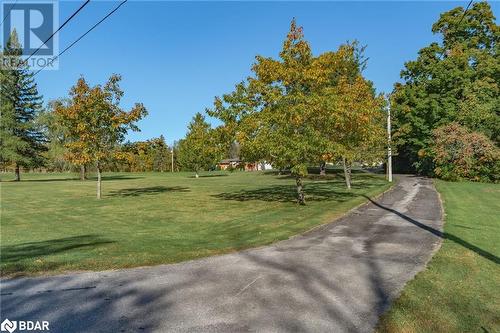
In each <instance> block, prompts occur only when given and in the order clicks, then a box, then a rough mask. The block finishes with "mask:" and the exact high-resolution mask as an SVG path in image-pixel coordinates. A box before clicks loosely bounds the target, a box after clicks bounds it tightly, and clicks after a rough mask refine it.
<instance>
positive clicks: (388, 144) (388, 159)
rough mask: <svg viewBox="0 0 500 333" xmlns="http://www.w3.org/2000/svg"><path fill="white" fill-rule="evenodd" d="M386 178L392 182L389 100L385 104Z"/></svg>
mask: <svg viewBox="0 0 500 333" xmlns="http://www.w3.org/2000/svg"><path fill="white" fill-rule="evenodd" d="M387 180H388V181H389V182H392V150H391V102H390V99H388V104H387Z"/></svg>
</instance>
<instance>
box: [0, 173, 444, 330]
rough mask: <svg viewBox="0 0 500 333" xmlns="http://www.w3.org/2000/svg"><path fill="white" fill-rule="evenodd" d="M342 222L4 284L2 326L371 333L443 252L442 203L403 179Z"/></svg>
mask: <svg viewBox="0 0 500 333" xmlns="http://www.w3.org/2000/svg"><path fill="white" fill-rule="evenodd" d="M399 179H400V181H399V183H398V184H397V185H396V186H395V187H394V188H393V189H392V190H391V191H389V192H386V193H385V194H384V195H382V196H381V197H379V198H378V199H376V200H374V201H372V202H370V203H368V204H366V205H364V206H362V207H360V208H357V209H355V210H353V211H351V212H350V213H349V214H348V215H346V216H344V217H343V218H341V219H339V220H337V221H335V222H332V223H330V224H327V225H324V226H322V227H319V228H316V229H315V230H313V231H311V232H308V233H306V234H304V235H300V236H297V237H294V238H292V239H289V240H287V241H283V242H280V243H277V244H275V245H272V246H267V247H263V248H259V249H254V250H248V251H243V252H238V253H234V254H229V255H223V256H217V257H210V258H206V259H201V260H194V261H189V262H185V263H180V264H174V265H162V266H155V267H148V268H137V269H127V270H119V271H104V272H93V273H75V274H68V275H59V276H53V277H40V278H18V279H4V280H1V281H0V288H1V303H0V304H1V320H4V319H5V318H9V319H10V320H46V321H49V323H50V332H66V333H68V332H86V333H87V332H152V331H155V332H170V331H172V332H247V331H249V332H371V331H372V330H373V328H374V326H375V325H376V323H377V320H378V318H379V316H380V315H381V313H382V312H383V311H384V310H386V309H387V307H388V306H389V305H390V302H391V300H393V299H394V297H396V296H397V295H398V294H399V292H400V291H401V290H402V288H403V286H404V285H405V283H406V282H407V281H408V280H410V279H412V277H413V276H414V275H415V274H416V273H417V272H419V271H420V270H422V269H423V268H424V266H425V264H426V263H427V262H428V260H429V259H430V257H431V256H432V253H433V252H434V251H435V250H436V249H437V248H438V247H439V245H440V242H441V232H440V230H441V228H442V216H441V203H440V200H439V196H438V194H437V192H436V190H435V189H434V186H433V185H432V181H431V180H429V179H425V178H418V177H411V176H401V177H399Z"/></svg>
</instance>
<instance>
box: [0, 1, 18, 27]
mask: <svg viewBox="0 0 500 333" xmlns="http://www.w3.org/2000/svg"><path fill="white" fill-rule="evenodd" d="M18 1H19V0H16V1H14V3H13V4H12V6H10V9H9V10H8V11H7V14H5V16H4V17H3V20H2V23H0V26H1V25H2V24H3V23H4V22H5V20H6V19H7V16H9V12H10V11H11V10H12V8H14V6H15V5H16V3H17V2H18Z"/></svg>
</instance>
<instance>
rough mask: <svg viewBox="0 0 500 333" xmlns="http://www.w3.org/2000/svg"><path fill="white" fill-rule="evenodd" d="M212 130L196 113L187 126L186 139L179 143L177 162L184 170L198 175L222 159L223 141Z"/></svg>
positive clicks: (199, 114)
mask: <svg viewBox="0 0 500 333" xmlns="http://www.w3.org/2000/svg"><path fill="white" fill-rule="evenodd" d="M218 134H220V133H219V132H217V131H216V130H213V129H212V128H211V127H210V124H208V123H207V122H206V121H205V117H204V116H203V115H202V114H201V113H197V114H196V115H195V116H194V117H193V120H192V121H191V122H190V123H189V125H188V133H187V135H186V138H184V139H182V140H181V141H180V142H179V149H178V154H177V161H178V163H179V166H180V167H181V168H182V169H184V170H191V171H195V172H196V173H198V172H199V171H200V170H208V169H210V168H213V167H215V164H216V163H217V162H219V160H220V159H221V158H222V153H223V145H222V143H223V142H224V141H223V140H220V138H219V139H218V137H217V135H218Z"/></svg>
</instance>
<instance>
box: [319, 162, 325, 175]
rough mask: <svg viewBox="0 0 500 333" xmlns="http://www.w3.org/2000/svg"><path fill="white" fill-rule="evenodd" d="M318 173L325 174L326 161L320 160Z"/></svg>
mask: <svg viewBox="0 0 500 333" xmlns="http://www.w3.org/2000/svg"><path fill="white" fill-rule="evenodd" d="M319 174H320V176H326V162H325V161H322V162H321V164H320V165H319Z"/></svg>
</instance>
